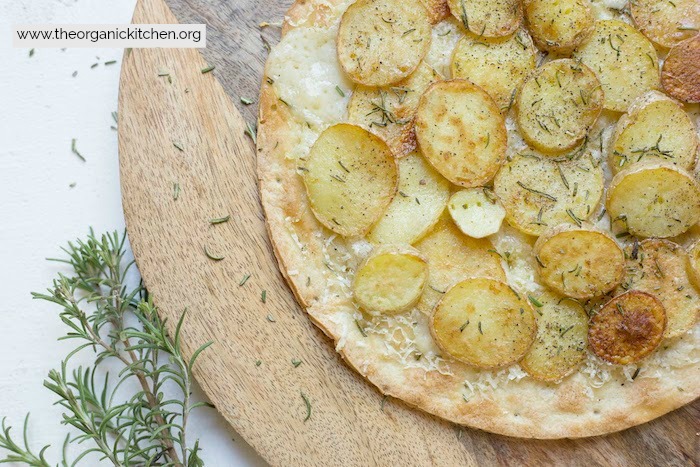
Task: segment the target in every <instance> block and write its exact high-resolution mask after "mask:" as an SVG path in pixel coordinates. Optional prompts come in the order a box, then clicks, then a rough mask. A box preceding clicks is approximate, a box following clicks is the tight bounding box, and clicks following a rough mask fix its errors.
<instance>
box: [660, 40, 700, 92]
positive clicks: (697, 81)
mask: <svg viewBox="0 0 700 467" xmlns="http://www.w3.org/2000/svg"><path fill="white" fill-rule="evenodd" d="M698 63H700V34H696V35H695V37H693V38H692V39H688V40H685V41H683V42H681V43H679V44H678V45H676V46H674V47H673V48H671V50H670V51H669V53H668V55H667V56H666V60H665V61H664V66H663V69H662V70H661V82H662V83H663V85H664V90H665V91H666V92H667V93H668V95H669V96H671V97H675V98H676V99H678V100H679V101H683V102H690V103H695V102H700V66H698Z"/></svg>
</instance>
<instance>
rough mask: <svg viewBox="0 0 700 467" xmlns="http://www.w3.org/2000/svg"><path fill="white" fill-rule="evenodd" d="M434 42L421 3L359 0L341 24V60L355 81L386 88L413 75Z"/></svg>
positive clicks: (406, 0)
mask: <svg viewBox="0 0 700 467" xmlns="http://www.w3.org/2000/svg"><path fill="white" fill-rule="evenodd" d="M431 38H432V35H431V26H430V20H429V18H428V11H427V10H426V9H425V7H424V6H423V4H422V3H421V2H420V0H357V1H356V2H355V3H353V4H352V5H350V7H349V8H348V9H347V10H346V11H345V13H344V14H343V17H342V19H341V20H340V28H339V29H338V40H337V46H338V60H339V62H340V65H341V66H342V67H343V70H345V72H346V73H347V74H348V76H349V77H350V79H352V80H353V81H355V82H357V83H360V84H364V85H365V86H386V85H389V84H392V83H396V82H397V81H401V80H402V79H404V78H406V77H407V76H408V75H410V74H411V73H413V71H414V70H415V69H416V68H417V67H418V65H419V64H420V62H421V61H422V60H423V57H424V56H425V54H426V53H427V52H428V49H429V48H430V41H431Z"/></svg>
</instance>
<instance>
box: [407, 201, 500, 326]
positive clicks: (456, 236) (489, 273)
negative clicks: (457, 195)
mask: <svg viewBox="0 0 700 467" xmlns="http://www.w3.org/2000/svg"><path fill="white" fill-rule="evenodd" d="M416 248H417V249H418V250H419V251H420V252H421V253H422V254H423V255H424V256H425V257H426V258H427V260H428V265H429V268H430V280H429V283H428V287H427V288H426V289H425V293H423V296H422V297H421V300H420V303H419V305H418V308H419V309H420V310H421V311H422V312H423V313H426V314H427V313H430V312H431V311H432V309H433V307H434V306H435V304H436V303H437V302H438V300H440V298H441V297H442V295H443V294H444V293H445V292H447V290H448V289H449V288H450V287H452V286H453V285H455V284H456V283H457V282H459V281H461V280H463V279H466V278H468V277H489V278H491V279H495V280H499V281H505V280H506V274H505V272H504V271H503V266H502V265H501V258H500V257H499V256H498V253H496V250H494V249H493V245H492V244H491V242H490V241H489V240H488V239H485V238H482V239H476V238H471V237H467V236H466V235H464V234H463V233H462V232H460V231H459V229H458V228H457V227H456V226H455V225H454V223H453V222H452V220H451V219H450V218H449V216H446V215H443V217H442V218H441V219H440V221H438V223H437V224H436V225H435V227H434V228H433V230H431V231H430V232H429V233H428V234H427V235H426V236H425V237H423V238H422V239H421V240H420V241H419V242H418V243H416Z"/></svg>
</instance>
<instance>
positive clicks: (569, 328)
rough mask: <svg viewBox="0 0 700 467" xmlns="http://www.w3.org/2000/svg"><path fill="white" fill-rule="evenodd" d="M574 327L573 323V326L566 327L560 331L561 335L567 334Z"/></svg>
mask: <svg viewBox="0 0 700 467" xmlns="http://www.w3.org/2000/svg"><path fill="white" fill-rule="evenodd" d="M573 328H574V325H573V324H572V325H571V326H569V327H568V328H566V329H564V330H563V331H562V332H560V333H559V337H564V335H565V334H566V333H567V332H569V331H571V330H572V329H573Z"/></svg>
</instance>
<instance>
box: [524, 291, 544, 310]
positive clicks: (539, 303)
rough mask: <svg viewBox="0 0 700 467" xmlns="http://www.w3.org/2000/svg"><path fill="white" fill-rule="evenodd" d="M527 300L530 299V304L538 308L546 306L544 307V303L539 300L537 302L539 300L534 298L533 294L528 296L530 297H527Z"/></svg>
mask: <svg viewBox="0 0 700 467" xmlns="http://www.w3.org/2000/svg"><path fill="white" fill-rule="evenodd" d="M527 298H528V300H530V303H532V304H533V305H535V306H536V307H537V308H542V307H543V306H544V305H543V304H542V302H540V301H539V300H537V299H536V298H535V297H533V296H532V295H531V294H528V295H527Z"/></svg>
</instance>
